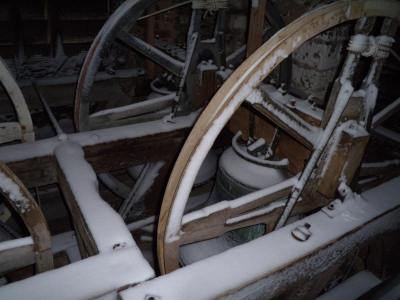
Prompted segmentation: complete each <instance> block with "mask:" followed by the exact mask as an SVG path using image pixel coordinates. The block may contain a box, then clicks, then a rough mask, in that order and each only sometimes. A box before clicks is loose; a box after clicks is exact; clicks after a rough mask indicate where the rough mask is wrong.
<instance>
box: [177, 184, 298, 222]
mask: <svg viewBox="0 0 400 300" xmlns="http://www.w3.org/2000/svg"><path fill="white" fill-rule="evenodd" d="M296 181H297V177H296V176H295V177H292V178H289V179H287V180H285V181H282V182H280V183H278V184H275V185H273V186H270V187H267V188H264V189H261V190H258V191H256V192H252V193H250V194H247V195H244V196H242V197H239V198H237V199H235V200H225V201H220V202H218V203H216V204H213V205H210V206H207V207H205V208H202V209H199V210H196V211H194V212H191V213H188V214H186V215H184V216H183V219H182V225H184V224H187V223H189V222H191V221H194V220H197V219H201V218H205V217H208V216H209V215H211V214H213V213H216V212H218V211H221V210H224V209H227V208H237V207H240V206H243V205H246V204H248V203H251V202H253V201H255V200H257V199H260V198H262V197H265V196H266V195H270V194H273V193H275V192H277V191H280V190H282V189H285V188H290V187H292V186H293V185H294V183H296Z"/></svg>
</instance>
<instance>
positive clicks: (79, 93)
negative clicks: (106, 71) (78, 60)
mask: <svg viewBox="0 0 400 300" xmlns="http://www.w3.org/2000/svg"><path fill="white" fill-rule="evenodd" d="M158 2H161V1H156V0H151V1H148V0H127V1H125V2H124V3H122V5H121V6H120V7H118V9H117V10H116V11H115V12H114V13H113V14H112V15H111V16H110V18H109V19H108V20H107V22H106V23H105V24H104V26H103V27H102V29H101V30H100V32H99V33H98V35H97V36H96V38H95V39H94V41H93V43H92V45H91V47H90V49H89V51H88V54H87V56H86V58H85V61H84V63H83V66H82V70H81V73H80V76H79V80H78V85H77V89H76V94H75V108H74V110H75V111H74V119H75V125H76V127H77V129H78V130H79V131H85V130H90V129H96V128H104V127H111V126H118V125H122V124H127V123H138V122H145V121H148V120H152V119H158V118H161V117H163V116H165V115H167V114H169V113H171V111H172V110H173V111H178V112H179V113H180V114H182V113H189V112H191V111H192V110H196V109H198V108H199V104H197V103H191V102H196V101H195V100H193V99H192V98H194V97H195V96H193V95H192V94H193V93H195V92H193V91H194V90H195V89H196V86H194V85H195V82H196V79H195V77H193V76H194V75H193V73H194V70H196V68H197V65H198V64H199V62H200V60H204V59H210V58H212V59H213V61H214V62H215V63H216V65H218V66H229V65H233V66H236V65H238V63H240V61H241V60H242V59H243V58H244V57H245V56H246V47H245V46H243V47H241V48H240V49H238V51H235V52H234V53H232V54H231V55H229V56H227V57H225V41H224V27H225V14H226V9H220V10H219V12H218V14H217V17H216V23H215V33H214V38H213V39H207V40H201V39H200V36H199V34H200V33H199V31H200V27H201V18H202V14H203V12H204V10H202V9H193V10H192V18H191V21H190V22H191V23H190V29H189V31H188V35H187V46H186V48H187V49H186V51H184V50H183V49H180V48H179V47H177V46H174V45H164V46H163V47H164V48H165V51H163V50H162V49H160V48H159V47H156V46H154V45H150V44H149V43H148V42H146V41H144V40H142V39H141V38H139V37H137V36H135V35H134V34H132V29H133V27H134V26H135V24H136V23H137V22H138V21H140V20H141V16H142V15H143V13H144V12H145V11H148V10H149V9H151V8H152V7H153V6H154V5H155V4H156V3H158ZM186 4H187V3H186ZM178 6H179V5H177V7H178ZM265 11H266V14H265V17H266V20H267V23H268V24H269V26H268V27H267V29H266V30H264V31H263V32H260V34H261V35H262V38H263V39H264V40H266V39H268V38H269V37H270V36H271V35H272V33H275V32H276V31H277V30H279V29H280V28H281V27H283V21H282V19H281V18H280V17H279V14H278V12H277V10H276V9H275V8H274V7H273V6H272V4H270V3H268V4H267V7H266V10H265ZM144 17H145V16H144ZM160 43H161V44H162V43H163V42H162V41H159V44H160ZM114 44H117V45H123V46H126V47H127V48H128V49H129V50H134V51H135V53H140V54H141V55H143V56H145V57H146V58H147V59H149V60H150V61H152V62H154V63H155V64H157V65H159V66H161V68H162V69H164V70H166V71H167V72H168V73H169V74H171V75H173V76H174V77H175V78H177V80H175V82H177V84H176V90H171V91H165V90H164V91H162V90H160V89H159V90H157V89H154V88H153V91H156V93H159V91H161V93H162V94H160V95H159V96H158V97H154V98H153V97H152V98H150V97H148V98H146V99H145V100H143V101H140V102H136V103H130V104H127V105H123V106H117V107H115V104H114V105H111V106H112V107H108V108H107V109H100V110H97V111H94V110H96V109H94V108H92V107H94V106H95V105H94V104H95V102H96V100H95V99H92V98H91V94H90V93H91V90H92V88H93V84H94V81H95V78H96V74H97V73H98V71H99V69H100V67H101V65H102V61H103V59H104V58H105V57H106V56H107V53H108V51H109V49H110V47H111V46H112V45H114ZM160 46H162V45H160ZM171 48H172V50H171ZM168 49H169V52H172V53H175V56H172V55H171V54H170V53H167V52H166V51H167V50H168ZM174 49H175V50H174ZM177 53H179V55H178V54H177ZM210 55H211V56H210ZM137 70H138V72H136V73H135V74H133V73H132V74H130V73H129V72H125V71H124V70H119V73H121V76H122V77H124V78H128V77H135V76H143V75H144V74H145V71H144V70H143V69H137ZM128 73H129V74H128ZM280 79H281V80H282V81H285V82H286V81H288V80H289V79H290V67H289V64H286V66H285V68H283V69H282V72H281V75H280ZM152 86H154V85H152ZM185 88H186V89H187V92H185V93H183V92H182V91H183V90H184V89H185ZM211 89H212V88H211ZM211 92H213V91H211ZM188 94H190V95H188ZM111 102H112V101H111ZM200 102H201V101H200ZM200 106H201V105H200Z"/></svg>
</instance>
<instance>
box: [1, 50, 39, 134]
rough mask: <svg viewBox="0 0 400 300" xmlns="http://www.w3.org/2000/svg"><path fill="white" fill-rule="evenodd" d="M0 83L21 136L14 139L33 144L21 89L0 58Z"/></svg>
mask: <svg viewBox="0 0 400 300" xmlns="http://www.w3.org/2000/svg"><path fill="white" fill-rule="evenodd" d="M0 82H1V84H2V85H3V87H4V89H5V90H6V92H7V94H8V96H9V97H10V100H11V102H12V103H13V105H14V108H15V112H16V113H17V117H18V122H19V124H20V128H21V135H20V136H19V137H18V136H15V138H14V140H15V139H21V140H22V141H23V142H34V141H35V134H34V132H33V124H32V118H31V114H30V112H29V109H28V105H27V104H26V101H25V98H24V96H23V95H22V92H21V89H20V88H19V86H18V84H17V82H16V81H15V79H14V78H13V76H12V75H11V73H10V71H9V70H8V68H7V64H6V63H5V61H4V60H3V59H2V58H0Z"/></svg>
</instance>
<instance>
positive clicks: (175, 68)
mask: <svg viewBox="0 0 400 300" xmlns="http://www.w3.org/2000/svg"><path fill="white" fill-rule="evenodd" d="M117 39H118V40H119V41H120V42H122V43H123V44H125V45H127V46H129V47H131V48H133V49H135V50H136V51H138V52H139V53H141V54H143V55H144V56H146V57H147V58H149V59H151V60H152V61H153V62H155V63H157V64H158V65H160V66H161V67H163V68H165V69H166V70H168V71H169V72H171V73H173V74H175V75H177V76H179V75H180V74H181V72H182V69H183V66H184V64H183V62H181V61H178V60H176V59H175V58H173V57H171V56H169V55H168V54H166V53H164V52H162V51H161V50H159V49H157V48H155V47H154V46H152V45H150V44H148V43H146V42H145V41H143V40H141V39H139V38H137V37H135V36H133V35H132V34H130V33H128V32H126V31H124V30H122V31H121V32H120V33H119V34H118V37H117Z"/></svg>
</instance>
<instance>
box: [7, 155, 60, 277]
mask: <svg viewBox="0 0 400 300" xmlns="http://www.w3.org/2000/svg"><path fill="white" fill-rule="evenodd" d="M0 173H3V174H1V175H2V176H1V177H3V176H4V177H3V178H2V180H0V192H1V193H2V194H3V195H4V197H5V199H6V200H7V202H8V203H9V204H10V205H11V206H12V207H13V208H14V209H15V211H16V212H17V213H18V215H19V216H20V217H21V219H22V221H23V222H24V224H25V226H26V227H27V229H28V231H29V233H30V235H31V236H32V240H33V243H34V251H35V259H36V271H37V272H38V273H40V272H44V271H48V270H51V269H53V253H52V251H51V235H50V231H49V228H48V227H47V222H46V219H45V217H44V215H43V213H42V210H41V209H40V207H39V205H38V204H37V203H36V201H35V200H34V199H33V197H32V195H31V194H30V193H29V191H28V190H27V188H26V187H25V185H24V184H23V183H22V182H21V181H20V180H19V179H18V177H17V176H16V175H15V174H14V173H13V172H12V171H11V170H10V169H9V168H8V167H7V166H6V165H5V164H4V163H3V162H1V161H0ZM17 189H19V193H18V191H16V190H17Z"/></svg>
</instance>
